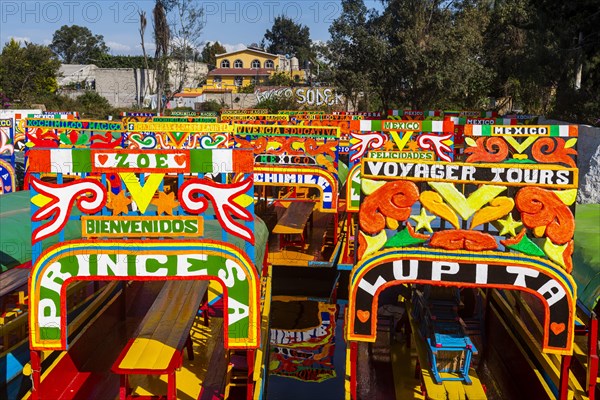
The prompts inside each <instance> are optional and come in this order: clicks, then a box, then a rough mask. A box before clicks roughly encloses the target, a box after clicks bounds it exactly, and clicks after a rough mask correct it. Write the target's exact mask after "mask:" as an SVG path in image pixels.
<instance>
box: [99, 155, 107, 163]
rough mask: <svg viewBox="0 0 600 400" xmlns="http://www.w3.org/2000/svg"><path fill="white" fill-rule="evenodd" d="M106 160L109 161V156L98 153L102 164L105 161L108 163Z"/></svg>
mask: <svg viewBox="0 0 600 400" xmlns="http://www.w3.org/2000/svg"><path fill="white" fill-rule="evenodd" d="M106 161H108V156H107V155H106V154H99V155H98V162H99V163H100V164H101V165H104V163H106Z"/></svg>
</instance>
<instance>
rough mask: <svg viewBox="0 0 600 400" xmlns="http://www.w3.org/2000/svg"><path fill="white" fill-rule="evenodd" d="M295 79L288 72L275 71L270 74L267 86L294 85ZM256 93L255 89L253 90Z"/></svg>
mask: <svg viewBox="0 0 600 400" xmlns="http://www.w3.org/2000/svg"><path fill="white" fill-rule="evenodd" d="M293 85H294V79H293V78H292V77H291V76H290V75H289V74H288V73H286V72H275V73H273V74H271V76H269V78H268V80H267V86H293ZM252 93H254V91H253V92H252Z"/></svg>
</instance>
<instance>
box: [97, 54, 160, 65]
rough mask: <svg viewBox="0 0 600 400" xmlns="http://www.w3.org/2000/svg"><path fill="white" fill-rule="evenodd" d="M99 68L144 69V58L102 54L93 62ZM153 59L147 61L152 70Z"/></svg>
mask: <svg viewBox="0 0 600 400" xmlns="http://www.w3.org/2000/svg"><path fill="white" fill-rule="evenodd" d="M94 65H96V66H97V67H99V68H138V69H143V68H146V62H145V61H144V56H113V55H110V54H104V55H102V57H100V58H99V59H98V60H97V61H95V62H94ZM154 65H155V64H154V59H153V58H149V59H148V67H149V68H150V69H152V68H154Z"/></svg>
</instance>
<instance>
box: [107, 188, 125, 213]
mask: <svg viewBox="0 0 600 400" xmlns="http://www.w3.org/2000/svg"><path fill="white" fill-rule="evenodd" d="M130 204H131V199H128V198H127V197H125V192H124V191H123V190H121V191H120V192H119V194H116V195H115V194H112V193H111V194H110V196H109V202H108V204H107V205H106V207H108V208H110V209H111V210H112V212H113V216H114V215H118V214H120V213H123V214H127V213H128V212H129V208H128V207H127V206H128V205H130Z"/></svg>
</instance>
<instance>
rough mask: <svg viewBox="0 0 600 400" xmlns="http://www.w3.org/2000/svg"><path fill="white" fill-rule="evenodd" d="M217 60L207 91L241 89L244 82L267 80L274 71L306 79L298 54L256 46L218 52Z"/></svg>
mask: <svg viewBox="0 0 600 400" xmlns="http://www.w3.org/2000/svg"><path fill="white" fill-rule="evenodd" d="M216 63H217V65H216V68H215V69H213V70H212V71H210V72H209V73H208V75H207V78H206V84H205V85H204V86H203V88H202V92H203V93H219V92H232V93H237V92H238V91H239V90H240V89H241V88H242V87H244V86H249V85H260V84H264V83H266V82H267V80H268V78H269V76H271V75H272V74H274V73H284V74H289V76H290V77H291V78H292V79H294V80H295V81H296V82H304V81H305V80H306V75H305V73H304V70H301V69H300V68H299V65H298V59H297V58H296V57H291V58H287V57H286V56H284V55H281V54H271V53H267V52H265V51H263V50H261V49H257V48H253V47H249V48H246V49H243V50H237V51H231V52H229V53H224V54H217V55H216Z"/></svg>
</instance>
